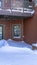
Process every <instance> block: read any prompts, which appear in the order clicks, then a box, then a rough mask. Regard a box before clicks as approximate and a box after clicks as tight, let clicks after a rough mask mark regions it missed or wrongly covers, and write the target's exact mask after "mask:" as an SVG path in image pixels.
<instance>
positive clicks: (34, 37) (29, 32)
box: [24, 7, 37, 44]
mask: <svg viewBox="0 0 37 65" xmlns="http://www.w3.org/2000/svg"><path fill="white" fill-rule="evenodd" d="M24 40H25V41H26V42H27V43H30V44H32V43H35V42H37V7H36V8H35V14H34V16H33V17H31V18H27V19H24Z"/></svg>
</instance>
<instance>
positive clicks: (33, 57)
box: [0, 39, 37, 65]
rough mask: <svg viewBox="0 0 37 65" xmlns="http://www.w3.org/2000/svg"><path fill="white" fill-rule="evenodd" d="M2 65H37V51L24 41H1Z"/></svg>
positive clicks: (0, 60)
mask: <svg viewBox="0 0 37 65" xmlns="http://www.w3.org/2000/svg"><path fill="white" fill-rule="evenodd" d="M0 65H37V50H34V51H33V50H32V46H31V45H29V44H26V43H25V42H22V41H21V42H16V41H13V40H10V39H9V40H4V39H3V40H0Z"/></svg>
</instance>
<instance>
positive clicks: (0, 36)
mask: <svg viewBox="0 0 37 65" xmlns="http://www.w3.org/2000/svg"><path fill="white" fill-rule="evenodd" d="M1 39H3V26H2V25H0V40H1Z"/></svg>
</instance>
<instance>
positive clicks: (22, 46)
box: [0, 39, 32, 53]
mask: <svg viewBox="0 0 37 65" xmlns="http://www.w3.org/2000/svg"><path fill="white" fill-rule="evenodd" d="M30 48H31V46H30V45H28V44H26V43H25V42H22V41H21V42H16V41H14V40H11V39H9V40H4V39H3V40H0V52H14V53H16V52H17V53H19V52H20V53H25V52H27V51H29V52H28V53H30V52H32V50H31V49H30ZM26 50H27V51H26ZM30 50H31V51H30Z"/></svg>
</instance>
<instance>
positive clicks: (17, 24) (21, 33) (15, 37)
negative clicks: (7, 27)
mask: <svg viewBox="0 0 37 65" xmlns="http://www.w3.org/2000/svg"><path fill="white" fill-rule="evenodd" d="M15 25H20V33H19V34H20V35H19V36H18V37H17V36H14V32H13V28H14V26H15ZM21 28H22V27H21V24H13V25H12V37H13V38H16V39H19V38H21V37H22V30H21Z"/></svg>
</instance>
